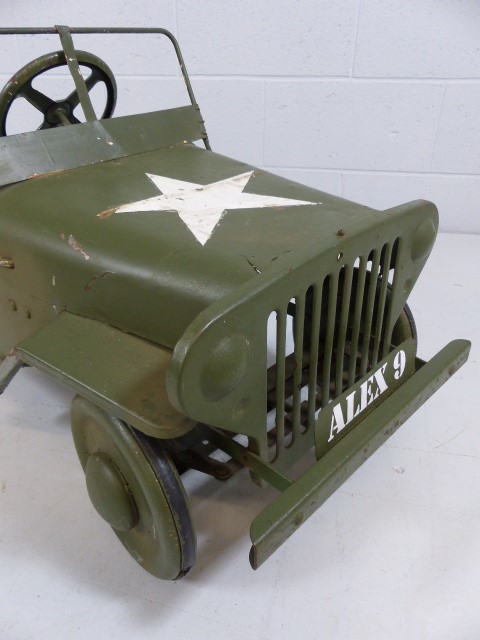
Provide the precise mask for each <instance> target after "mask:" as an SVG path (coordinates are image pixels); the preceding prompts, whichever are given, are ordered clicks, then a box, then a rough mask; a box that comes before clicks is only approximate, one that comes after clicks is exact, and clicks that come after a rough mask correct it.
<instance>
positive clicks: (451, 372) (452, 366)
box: [448, 364, 455, 376]
mask: <svg viewBox="0 0 480 640" xmlns="http://www.w3.org/2000/svg"><path fill="white" fill-rule="evenodd" d="M454 373H455V365H453V364H452V365H451V366H450V368H449V370H448V375H449V376H453V374H454Z"/></svg>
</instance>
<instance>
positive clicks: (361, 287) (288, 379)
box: [267, 239, 399, 461]
mask: <svg viewBox="0 0 480 640" xmlns="http://www.w3.org/2000/svg"><path fill="white" fill-rule="evenodd" d="M398 242H399V241H398V239H397V240H396V241H395V242H393V243H387V244H385V245H383V246H382V247H380V248H378V249H374V250H372V251H370V252H369V253H368V255H364V256H359V257H358V258H357V259H356V260H355V262H354V263H353V264H351V265H348V264H347V265H342V266H341V267H340V268H339V270H338V272H336V273H334V274H328V275H326V276H323V277H322V278H321V279H319V280H317V281H312V282H311V283H309V284H307V286H306V288H305V289H304V290H303V292H302V293H295V292H293V294H292V295H291V296H290V295H289V294H290V292H289V293H288V294H287V295H288V298H287V301H286V302H285V304H284V305H283V306H280V307H278V308H277V309H275V310H274V311H273V312H272V314H271V316H270V320H269V333H270V335H272V334H273V335H274V336H275V338H274V344H271V345H270V347H271V350H272V352H273V354H271V356H272V357H271V359H270V360H273V363H272V364H271V366H269V367H268V370H267V411H268V415H267V439H268V447H269V459H270V461H274V460H277V459H279V458H281V456H282V452H283V451H285V450H286V449H289V448H290V447H292V445H294V444H295V443H296V442H297V441H298V440H299V439H301V438H302V437H303V436H304V434H306V433H309V432H310V433H311V432H312V431H313V426H314V424H315V421H316V419H317V417H318V414H319V412H320V411H321V409H322V408H323V407H325V406H326V405H327V404H328V403H329V402H331V401H332V400H333V399H334V398H336V397H338V396H339V395H341V394H342V393H343V392H344V391H345V390H346V389H348V388H349V387H350V386H351V385H352V384H354V382H356V381H357V380H359V379H360V378H362V377H363V376H364V375H365V374H366V373H367V372H368V371H369V370H370V369H371V368H372V367H375V365H376V364H377V363H378V362H379V360H381V359H382V358H384V357H385V356H386V355H387V353H388V352H389V351H390V350H391V336H392V331H393V324H394V321H395V320H396V318H393V317H392V313H391V305H390V300H391V297H392V295H391V294H392V289H393V286H394V281H395V261H396V255H397V250H398ZM342 258H343V256H342V254H339V255H338V261H339V262H340V261H341V260H342Z"/></svg>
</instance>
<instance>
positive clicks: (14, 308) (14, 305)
mask: <svg viewBox="0 0 480 640" xmlns="http://www.w3.org/2000/svg"><path fill="white" fill-rule="evenodd" d="M8 305H9V307H10V310H11V311H17V309H18V307H17V303H16V302H15V300H9V301H8Z"/></svg>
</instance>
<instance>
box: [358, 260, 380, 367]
mask: <svg viewBox="0 0 480 640" xmlns="http://www.w3.org/2000/svg"><path fill="white" fill-rule="evenodd" d="M379 265H380V252H379V251H377V250H376V251H374V252H373V261H372V269H371V271H370V282H369V284H368V298H367V304H366V308H365V310H364V318H365V319H364V323H363V341H362V356H361V361H360V377H362V376H364V375H365V374H366V372H367V367H368V366H369V355H370V336H371V332H372V322H373V311H374V307H375V294H376V291H377V277H378V267H379Z"/></svg>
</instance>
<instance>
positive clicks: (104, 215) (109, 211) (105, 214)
mask: <svg viewBox="0 0 480 640" xmlns="http://www.w3.org/2000/svg"><path fill="white" fill-rule="evenodd" d="M116 210H117V208H116V207H113V208H112V209H106V210H105V211H102V213H97V218H100V220H106V219H107V218H110V216H111V215H113V214H114V213H115V211H116Z"/></svg>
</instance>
